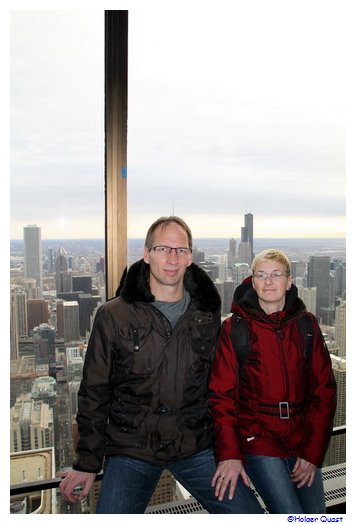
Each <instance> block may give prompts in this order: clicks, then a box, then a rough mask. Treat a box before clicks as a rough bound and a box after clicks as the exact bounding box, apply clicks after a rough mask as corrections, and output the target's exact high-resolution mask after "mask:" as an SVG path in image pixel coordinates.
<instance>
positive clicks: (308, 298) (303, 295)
mask: <svg viewBox="0 0 356 524" xmlns="http://www.w3.org/2000/svg"><path fill="white" fill-rule="evenodd" d="M298 295H299V298H300V299H301V300H302V301H303V302H304V304H305V307H306V310H307V311H309V312H310V313H313V315H316V287H303V286H298Z"/></svg>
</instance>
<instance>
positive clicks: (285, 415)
mask: <svg viewBox="0 0 356 524" xmlns="http://www.w3.org/2000/svg"><path fill="white" fill-rule="evenodd" d="M240 401H242V402H245V403H246V404H248V406H249V407H250V408H251V409H253V410H256V411H258V412H259V413H263V414H264V415H272V416H275V417H279V418H281V419H289V418H290V417H294V416H296V415H301V414H302V413H303V412H304V409H305V405H306V401H305V400H303V401H302V402H287V401H283V402H258V401H257V400H253V399H251V398H250V399H245V398H241V397H240Z"/></svg>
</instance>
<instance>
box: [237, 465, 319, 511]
mask: <svg viewBox="0 0 356 524" xmlns="http://www.w3.org/2000/svg"><path fill="white" fill-rule="evenodd" d="M295 461H296V459H295V458H278V457H266V456H260V455H248V456H247V461H246V464H245V470H246V473H247V474H248V476H249V477H250V479H251V482H252V483H253V485H254V486H255V488H256V490H257V491H258V493H259V495H260V496H261V498H262V499H263V501H264V503H265V504H266V507H267V510H268V512H269V513H302V514H304V513H326V509H325V497H324V486H323V479H322V474H321V471H320V469H317V470H316V472H315V479H314V482H313V484H312V485H311V486H310V488H308V486H303V487H302V488H297V486H296V484H295V483H294V482H292V481H291V479H290V474H291V472H292V470H293V467H294V464H295Z"/></svg>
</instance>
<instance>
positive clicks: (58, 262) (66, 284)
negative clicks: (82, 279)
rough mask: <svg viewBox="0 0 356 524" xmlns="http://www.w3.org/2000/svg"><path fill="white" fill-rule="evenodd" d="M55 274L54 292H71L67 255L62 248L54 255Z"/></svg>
mask: <svg viewBox="0 0 356 524" xmlns="http://www.w3.org/2000/svg"><path fill="white" fill-rule="evenodd" d="M54 267H55V273H56V290H57V296H58V293H66V292H68V291H71V286H72V283H71V274H70V272H69V270H68V254H67V252H66V250H65V249H64V247H63V246H61V247H60V249H59V250H58V252H57V254H56V258H55V262H54Z"/></svg>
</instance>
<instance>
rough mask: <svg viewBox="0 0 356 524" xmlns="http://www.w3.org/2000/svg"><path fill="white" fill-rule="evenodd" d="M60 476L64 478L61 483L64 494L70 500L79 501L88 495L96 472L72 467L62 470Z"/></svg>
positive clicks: (60, 487)
mask: <svg viewBox="0 0 356 524" xmlns="http://www.w3.org/2000/svg"><path fill="white" fill-rule="evenodd" d="M59 476H60V477H62V478H63V480H62V482H61V483H60V485H59V489H60V490H61V493H62V495H63V496H64V497H65V498H66V499H67V500H68V501H69V502H78V500H82V499H84V498H85V497H86V496H87V495H88V493H89V491H90V488H91V487H92V485H93V483H94V480H95V477H96V473H88V472H86V471H77V470H75V469H70V470H68V471H61V472H60V473H59Z"/></svg>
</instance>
